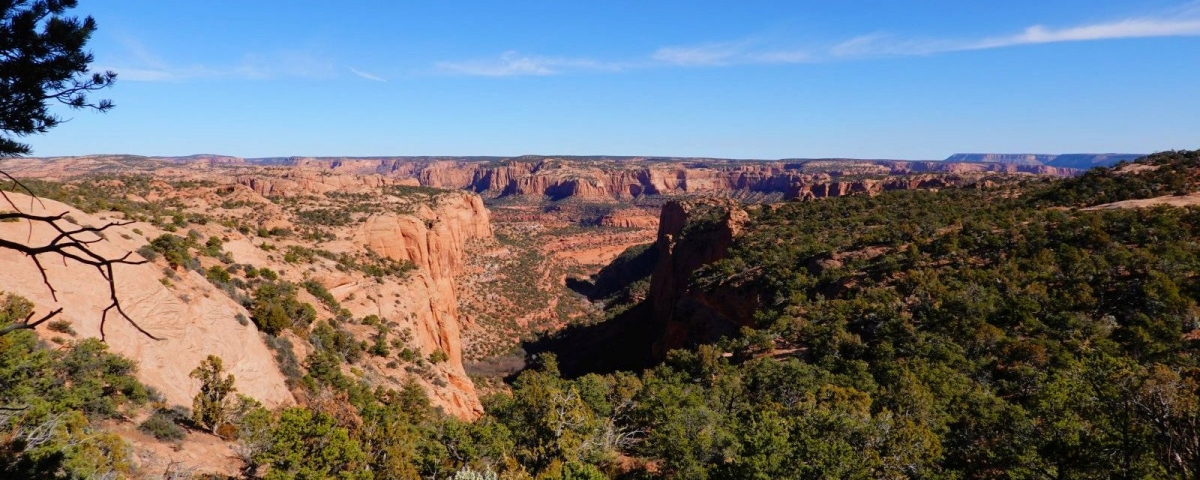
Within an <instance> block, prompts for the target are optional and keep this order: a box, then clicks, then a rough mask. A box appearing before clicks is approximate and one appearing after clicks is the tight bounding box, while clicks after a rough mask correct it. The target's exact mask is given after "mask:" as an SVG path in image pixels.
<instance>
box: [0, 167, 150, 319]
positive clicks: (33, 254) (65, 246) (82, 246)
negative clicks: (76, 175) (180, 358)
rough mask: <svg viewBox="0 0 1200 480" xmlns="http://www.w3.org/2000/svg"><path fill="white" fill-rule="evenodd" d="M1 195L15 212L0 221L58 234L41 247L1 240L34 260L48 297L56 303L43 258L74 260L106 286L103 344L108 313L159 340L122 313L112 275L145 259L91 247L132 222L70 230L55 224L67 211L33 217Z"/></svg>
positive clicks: (51, 313) (129, 253)
mask: <svg viewBox="0 0 1200 480" xmlns="http://www.w3.org/2000/svg"><path fill="white" fill-rule="evenodd" d="M0 175H2V176H4V177H7V178H8V179H10V180H12V181H13V182H14V183H15V184H17V185H20V186H21V187H22V188H24V189H25V190H26V191H27V192H29V193H30V196H31V197H33V198H37V197H36V196H33V195H32V193H33V192H32V191H30V190H29V189H28V188H27V187H25V186H24V185H21V184H20V182H17V181H16V179H14V178H12V176H10V175H8V174H7V173H4V172H3V171H0ZM0 193H3V192H2V191H0ZM3 196H4V199H5V200H6V201H7V202H8V204H9V206H11V207H12V208H13V209H14V210H16V211H14V212H3V213H0V221H5V220H13V219H15V220H23V221H27V222H29V224H30V229H31V230H32V226H33V225H34V224H42V225H46V226H48V227H50V228H52V229H54V231H55V232H57V235H56V236H55V237H54V238H53V239H51V240H50V241H48V242H46V243H44V244H40V245H34V244H32V242H29V243H20V242H15V241H11V240H6V239H2V238H0V248H7V249H9V250H14V251H17V252H21V253H23V254H25V256H27V257H29V258H30V260H32V261H33V264H34V266H36V267H37V269H38V273H39V274H41V276H42V283H44V284H45V285H46V288H47V289H48V290H49V291H50V296H51V297H52V298H53V299H54V300H55V301H58V291H57V290H55V289H54V285H53V284H52V283H51V282H50V277H49V276H48V275H47V273H46V267H45V265H43V263H42V260H43V258H44V257H46V256H49V257H50V258H54V257H58V258H61V259H62V262H63V263H64V264H66V263H67V261H68V260H70V261H73V262H76V263H80V264H83V265H87V266H90V267H93V268H95V269H96V271H97V272H99V273H100V277H101V278H103V279H104V281H105V282H107V283H108V293H109V304H108V306H107V307H105V308H104V311H103V313H102V314H101V316H100V339H101V340H102V341H103V340H104V339H105V330H104V328H105V326H106V324H107V323H108V318H109V314H110V313H111V312H116V315H118V316H120V317H121V318H123V319H125V321H126V322H128V323H129V324H130V325H132V326H133V328H135V329H137V331H138V332H141V334H142V335H145V336H147V337H149V338H151V339H154V340H161V339H160V338H158V337H155V336H154V335H152V334H150V332H148V331H146V330H145V329H144V328H142V326H141V325H138V323H137V322H136V321H134V320H133V318H131V317H130V316H129V314H128V313H126V312H125V309H124V307H123V306H122V305H121V300H120V298H118V297H117V283H116V277H115V276H114V273H113V267H114V266H115V265H141V264H143V263H146V260H131V259H130V258H131V256H132V255H133V252H127V253H125V255H123V256H121V257H119V258H108V257H105V256H103V255H100V254H99V253H97V252H96V251H94V250H93V249H92V245H93V244H95V243H98V242H100V241H101V240H102V239H103V235H104V232H105V231H106V230H108V229H110V228H112V227H120V226H125V225H129V224H131V223H133V222H132V221H126V222H108V223H106V224H104V225H102V226H99V227H92V226H82V227H75V228H70V227H65V226H63V225H60V224H59V223H58V221H59V220H63V219H64V217H66V215H67V213H66V212H63V213H61V214H58V215H34V214H31V213H25V212H23V211H21V210H20V208H18V207H17V205H16V203H14V202H13V201H12V200H11V199H9V198H8V195H3ZM83 234H92V236H94V237H95V238H87V237H83V236H81V235H83ZM61 311H62V309H61V308H60V309H58V310H55V311H53V312H50V313H49V314H47V315H46V316H45V317H42V318H40V319H38V320H37V321H34V322H30V321H29V318H26V319H25V322H22V323H17V324H14V325H9V326H7V327H4V328H2V329H0V336H3V335H5V334H8V333H11V332H13V331H16V330H24V329H32V328H35V327H37V326H38V325H41V324H42V323H44V322H46V321H47V320H49V319H51V318H53V317H54V316H55V315H57V314H58V313H60V312H61ZM30 318H32V315H31V316H30Z"/></svg>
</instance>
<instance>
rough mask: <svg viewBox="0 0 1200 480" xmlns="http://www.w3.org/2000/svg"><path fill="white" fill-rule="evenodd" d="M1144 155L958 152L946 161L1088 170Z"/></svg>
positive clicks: (1128, 160)
mask: <svg viewBox="0 0 1200 480" xmlns="http://www.w3.org/2000/svg"><path fill="white" fill-rule="evenodd" d="M1143 156H1145V155H1142V154H1134V153H1067V154H1062V155H1046V154H1036V153H956V154H954V155H951V156H949V157H947V158H946V160H945V161H946V162H963V163H1003V164H1007V165H1018V166H1027V167H1032V166H1047V167H1058V168H1077V169H1082V170H1086V169H1089V168H1092V167H1110V166H1113V165H1116V164H1118V163H1120V162H1130V161H1133V160H1134V159H1137V158H1140V157H1143Z"/></svg>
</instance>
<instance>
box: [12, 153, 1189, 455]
mask: <svg viewBox="0 0 1200 480" xmlns="http://www.w3.org/2000/svg"><path fill="white" fill-rule="evenodd" d="M1194 156H1195V154H1194V153H1187V154H1184V155H1183V156H1182V157H1179V158H1182V159H1183V160H1179V159H1178V158H1174V157H1170V156H1166V157H1160V158H1166V159H1167V160H1166V161H1168V162H1174V163H1172V164H1171V166H1172V168H1175V167H1179V168H1186V169H1191V168H1193V166H1192V160H1191V159H1192V157H1194ZM964 157H965V156H963V157H960V158H959V159H958V160H960V161H954V160H956V159H955V158H952V159H950V160H948V161H944V162H933V161H930V162H907V161H893V160H851V159H829V160H789V161H733V160H721V159H649V158H603V157H589V158H572V157H566V158H561V157H517V158H408V157H396V158H270V159H242V158H235V157H226V156H216V155H196V156H191V157H178V158H165V157H164V158H154V157H136V156H101V155H97V156H87V157H72V158H45V159H41V158H26V159H13V160H8V161H6V163H5V168H6V172H8V173H9V174H11V175H12V176H13V177H14V179H15V181H9V182H8V183H5V184H3V189H4V191H5V194H6V195H7V199H8V201H9V202H11V203H10V204H9V206H10V208H11V207H16V208H20V209H21V210H22V211H26V212H29V213H33V214H38V215H49V216H54V215H62V216H61V219H60V220H57V223H59V224H61V225H64V226H66V227H67V228H69V229H73V228H76V227H101V226H103V225H106V224H115V225H116V226H112V227H110V228H105V229H103V230H102V231H96V233H91V232H88V233H84V234H83V235H94V236H96V238H95V240H96V241H97V243H95V244H94V248H95V250H96V251H99V252H103V254H105V255H108V256H111V257H120V256H122V255H124V254H125V253H127V252H136V253H135V254H136V255H138V257H140V258H142V259H145V260H146V262H145V263H140V264H136V265H118V266H117V267H116V268H115V270H114V275H115V289H116V292H117V295H118V297H119V299H120V301H121V304H122V306H123V308H124V310H125V311H126V312H127V313H128V315H129V317H130V318H129V320H130V321H124V320H122V319H119V318H107V319H106V321H105V323H104V324H103V325H102V324H101V323H99V322H97V319H99V318H102V317H103V315H104V312H103V310H104V309H105V307H107V306H108V305H109V300H110V296H109V294H110V292H109V291H108V290H107V289H102V288H97V285H99V283H98V282H97V281H96V278H95V272H94V269H92V267H89V266H87V265H73V264H71V262H48V263H47V264H46V265H45V274H46V278H45V280H44V281H43V279H41V278H40V271H39V269H38V268H36V265H35V264H34V263H32V262H31V261H30V258H29V257H27V256H25V255H23V254H21V253H19V252H9V251H0V255H2V256H0V260H2V263H3V264H4V265H5V266H6V267H5V268H4V269H3V270H2V271H0V282H2V284H3V285H4V290H5V291H6V292H7V293H8V294H10V295H17V296H19V297H20V298H24V299H28V300H29V301H31V302H32V304H31V306H32V308H33V310H34V311H38V312H40V311H45V310H49V309H51V308H56V307H59V306H61V307H63V312H62V314H61V315H60V316H58V317H57V319H56V321H54V322H51V323H47V324H45V325H42V326H41V327H39V328H37V329H36V333H37V335H38V336H39V337H40V338H41V339H42V340H44V341H46V342H49V344H51V345H64V344H70V343H71V342H75V341H78V340H80V339H83V338H88V337H96V338H103V339H104V341H105V342H106V344H107V345H108V347H109V350H111V351H112V352H113V353H116V354H119V355H122V356H124V357H126V358H129V359H130V360H132V361H134V362H135V363H136V365H137V370H136V371H137V378H138V380H139V381H140V382H142V383H144V384H145V385H146V386H147V387H148V388H152V389H153V390H154V391H156V392H158V393H157V395H159V396H158V397H157V400H155V401H156V402H160V403H161V405H163V407H162V408H166V409H168V410H169V409H170V408H184V409H186V408H187V406H188V405H190V404H192V401H193V397H195V396H196V395H197V392H198V391H199V390H198V388H200V386H201V385H200V384H199V383H197V382H196V381H194V380H193V379H192V378H189V374H190V373H191V372H193V370H194V369H196V368H197V365H200V364H201V362H202V361H204V360H205V359H206V358H209V356H210V355H211V356H215V357H218V358H220V359H222V360H223V363H224V367H225V371H227V372H228V373H229V374H232V376H233V378H234V379H235V381H234V383H233V384H232V386H233V388H234V389H235V390H236V391H237V392H238V393H239V394H241V395H245V396H247V397H249V398H253V399H254V401H256V402H257V403H258V404H261V405H262V406H263V407H266V408H269V409H278V408H286V407H289V406H293V405H304V406H308V407H309V408H314V409H317V411H332V412H338V411H342V412H343V413H342V414H341V415H355V416H356V415H359V414H354V413H352V412H353V411H352V410H351V411H346V410H345V409H346V408H347V405H346V402H351V400H350V399H349V398H347V397H346V396H345V395H346V394H347V393H350V392H353V389H351V390H347V388H348V386H349V385H356V384H357V385H361V386H364V387H366V388H368V389H385V390H395V391H402V390H405V389H412V388H414V387H419V390H417V392H419V393H420V394H422V395H423V396H425V397H426V398H428V401H429V402H430V403H429V404H430V406H431V407H432V408H433V409H435V410H436V411H437V412H440V413H438V414H437V415H447V416H449V417H454V418H458V419H460V420H464V421H475V420H476V419H478V418H479V417H480V416H481V415H485V414H486V413H485V405H484V402H483V401H482V399H484V398H486V397H487V396H488V395H492V394H502V395H511V390H512V384H511V383H509V382H511V380H512V379H513V378H515V376H516V375H517V374H519V373H520V372H521V371H522V370H524V369H526V368H529V367H530V366H531V365H537V364H539V361H540V359H542V358H543V357H546V356H547V355H548V354H552V356H553V358H555V359H556V360H555V361H556V364H557V366H556V367H555V368H556V369H557V370H558V371H560V372H562V374H564V375H566V376H567V377H568V378H571V377H579V376H582V375H585V374H589V375H594V374H595V373H605V372H620V371H638V370H642V369H646V368H651V367H653V366H654V365H656V364H659V363H661V362H662V361H663V360H665V359H667V357H668V355H667V352H670V351H672V350H676V349H681V348H684V349H686V348H695V346H697V345H709V344H721V343H722V342H725V341H726V340H723V339H730V338H743V339H746V340H745V341H752V342H759V343H761V342H764V341H765V342H766V343H765V344H762V346H759V347H757V348H765V350H758V351H759V352H762V353H750V355H751V357H749V358H754V357H757V356H759V355H763V354H766V355H768V356H769V357H775V358H787V357H800V358H803V357H804V355H802V353H803V352H804V351H805V350H807V349H808V348H812V347H811V346H810V347H806V346H804V343H805V342H806V341H803V340H798V339H793V340H786V337H785V332H786V329H785V330H774V327H767V326H766V325H764V324H763V320H762V319H761V316H762V313H763V312H769V311H772V310H773V309H775V308H778V307H773V306H771V305H773V303H772V302H769V301H768V298H767V297H765V296H764V295H767V294H768V291H767V290H766V289H761V287H756V288H751V289H749V290H747V289H746V288H747V287H745V286H742V287H738V285H745V282H747V281H749V280H748V279H749V278H752V277H754V276H756V275H762V272H761V270H759V269H760V268H761V267H752V268H749V269H748V270H747V269H746V268H747V267H748V266H749V265H747V266H743V267H739V268H735V269H734V270H733V271H731V272H730V274H729V276H728V277H727V278H724V279H719V280H717V282H718V283H717V284H704V283H699V284H698V283H697V282H703V281H709V280H698V278H699V277H701V276H702V272H705V271H707V270H710V269H712V268H716V267H714V265H720V264H722V262H727V261H729V259H730V258H731V256H734V255H735V252H736V251H737V249H738V248H745V247H737V245H741V244H743V243H745V242H749V241H751V239H752V238H753V234H752V233H750V232H752V231H753V230H754V229H755V228H756V227H753V226H752V225H754V224H755V223H759V224H763V225H770V224H771V223H770V221H768V220H765V218H769V217H770V216H771V214H770V213H769V212H777V211H785V210H789V209H792V207H791V206H792V205H794V206H797V207H798V206H801V205H805V204H813V203H814V202H815V203H816V204H823V205H830V206H834V205H838V204H839V202H849V201H851V199H855V198H858V199H872V198H878V199H880V200H879V201H887V202H906V201H910V200H904V199H908V198H910V197H912V198H925V197H926V196H929V197H928V198H937V197H939V196H941V197H946V196H953V197H957V196H961V195H968V196H976V197H980V196H981V197H982V198H994V199H1002V198H1016V197H1020V196H1022V195H1023V194H1022V193H1021V192H1037V191H1039V190H1041V189H1045V188H1047V187H1046V186H1050V188H1051V189H1052V190H1053V189H1055V188H1060V187H1057V185H1058V184H1060V183H1062V182H1068V183H1072V182H1073V183H1076V184H1079V183H1083V182H1088V181H1092V180H1090V179H1089V178H1087V177H1084V178H1082V179H1073V180H1072V178H1073V177H1078V176H1079V175H1080V174H1082V173H1083V170H1080V169H1075V168H1070V167H1055V166H1050V165H1045V164H1041V163H1037V162H1030V161H1028V159H1021V158H1012V159H1006V158H995V157H990V156H980V158H964ZM1136 157H1138V156H1136V155H1127V156H1091V157H1088V160H1087V161H1088V162H1091V161H1099V162H1105V163H1108V164H1112V163H1114V162H1117V161H1120V162H1121V163H1120V164H1119V165H1117V166H1116V167H1114V168H1115V170H1111V173H1108V174H1104V175H1107V176H1109V178H1113V179H1115V181H1118V182H1120V181H1123V179H1125V178H1130V179H1133V178H1138V176H1139V175H1140V174H1142V173H1144V172H1146V171H1151V172H1152V171H1154V170H1156V169H1157V168H1158V165H1157V164H1156V163H1154V162H1153V161H1152V162H1150V163H1148V164H1147V163H1142V162H1144V161H1143V160H1138V162H1137V163H1127V162H1128V160H1130V159H1132V158H1136ZM1151 158H1152V159H1153V158H1155V157H1151ZM1094 159H1099V160H1094ZM1180 162H1182V163H1180ZM1176 164H1178V165H1176ZM1103 170H1104V167H1100V171H1103ZM1187 171H1188V172H1192V170H1187ZM1189 182H1190V180H1189ZM1187 185H1190V183H1187ZM922 192H924V194H922ZM953 192H975V193H970V194H966V193H953ZM31 193H32V194H34V195H36V197H31V196H29V195H30V194H31ZM1175 194H1176V192H1171V193H1170V195H1166V196H1163V198H1164V200H1157V198H1158V197H1156V196H1153V195H1149V196H1145V195H1143V196H1139V197H1137V198H1142V197H1145V198H1144V199H1140V200H1139V199H1137V198H1114V199H1113V200H1114V201H1115V202H1109V204H1110V205H1112V207H1114V208H1117V209H1121V208H1129V207H1136V208H1143V207H1150V206H1153V205H1155V204H1170V205H1182V206H1183V207H1184V208H1190V207H1189V205H1191V202H1181V201H1179V200H1175V199H1179V198H1191V197H1178V196H1174V195H1175ZM913 195H916V197H913ZM1014 195H1015V196H1016V197H1014ZM1024 195H1028V194H1024ZM1022 201H1024V200H1022ZM1092 203H1095V202H1092ZM1088 206H1089V209H1088V210H1096V209H1101V210H1103V209H1105V208H1106V205H1104V204H1096V205H1088ZM845 208H853V207H851V206H847V207H845ZM1078 212H1080V213H1079V214H1080V215H1085V214H1084V213H1083V211H1082V210H1079V211H1078ZM64 214H65V215H64ZM909 214H910V215H914V217H913V218H911V219H910V220H911V221H912V222H920V220H919V217H920V216H921V215H923V213H921V212H920V211H912V212H909ZM764 215H765V217H764ZM847 215H850V217H848V218H852V217H853V215H852V214H847ZM1086 215H1093V214H1086ZM819 216H820V215H817V216H815V217H811V218H804V217H801V219H802V222H804V224H805V225H807V227H805V228H818V229H820V228H826V227H828V228H844V227H837V226H836V224H837V223H838V221H833V223H831V224H823V222H822V221H820V220H819V219H818V218H816V217H819ZM896 220H903V219H892V221H896ZM763 222H767V223H763ZM775 225H778V224H777V223H776V224H775ZM758 228H760V229H761V228H762V227H758ZM905 228H913V227H905ZM938 228H939V230H938V231H942V230H941V229H944V228H947V227H938ZM950 228H965V226H959V227H950ZM53 234H55V232H54V231H53V230H50V229H47V228H45V226H44V225H33V224H29V223H26V222H19V221H18V222H9V223H4V224H3V225H0V238H6V239H10V240H21V239H23V238H28V239H29V240H30V241H33V242H38V241H48V240H47V239H48V238H50V237H51V236H52V235H53ZM931 240H932V241H937V240H934V239H931ZM826 241H830V240H826ZM924 241H930V240H924ZM890 242H895V241H886V240H883V239H882V238H881V239H879V240H874V241H872V240H865V239H860V240H856V241H854V242H852V243H851V244H848V245H846V246H842V247H834V250H833V251H832V253H826V254H818V255H816V256H808V257H807V258H808V259H807V260H803V261H804V262H807V265H808V266H807V267H806V268H807V269H808V270H809V271H810V272H811V273H810V274H815V275H827V274H822V273H821V272H825V271H831V269H833V270H834V271H841V270H842V269H844V268H847V265H870V264H872V262H873V261H875V260H877V257H880V256H881V255H884V256H886V254H887V253H888V252H889V251H892V252H903V251H904V250H905V249H906V248H911V247H904V246H903V245H904V244H903V243H902V244H899V245H900V246H895V245H897V244H896V243H890ZM889 244H890V245H893V246H891V247H889V246H888V245H889ZM826 248H828V247H826ZM929 261H934V262H935V263H936V262H937V261H936V260H926V262H929ZM864 262H865V263H864ZM801 265H805V264H804V263H802V264H801ZM726 268H727V267H726ZM739 272H740V273H739ZM747 275H749V277H746V276H747ZM818 278H820V277H818ZM849 278H854V276H853V275H852V276H851V277H849ZM739 279H740V280H739ZM829 281H830V280H821V281H819V282H818V283H819V284H818V286H817V288H818V290H819V291H825V292H826V293H825V294H823V295H825V296H828V297H829V298H840V297H841V296H845V295H848V294H849V292H850V290H847V289H852V287H851V285H854V284H855V283H857V282H859V281H861V280H842V281H840V282H846V281H848V282H850V283H841V284H840V285H842V286H841V287H837V286H836V285H839V283H836V282H835V283H834V284H826V282H829ZM49 285H52V286H53V290H51V289H50V288H48V286H49ZM820 285H826V286H824V287H821V286H820ZM831 286H832V288H833V290H829V288H831ZM847 298H849V297H847ZM13 301H16V300H12V299H11V298H10V300H9V302H10V303H11V302H13ZM778 301H779V300H775V301H773V302H778ZM764 302H765V303H764ZM1188 308H1193V307H1188ZM1194 327H1195V326H1194ZM756 328H757V329H765V330H762V332H775V333H771V334H769V336H768V337H762V338H760V337H761V335H763V334H765V333H758V334H755V333H747V330H746V329H750V330H749V331H750V332H754V331H755V330H754V329H756ZM101 329H103V331H102V330H101ZM1185 330H1186V329H1185ZM1198 331H1200V330H1198ZM1184 333H1186V332H1184ZM860 335H861V334H860ZM755 338H758V339H757V340H754V339H755ZM810 341H811V340H810ZM797 342H799V343H797ZM721 348H732V347H730V346H726V347H721ZM743 348H744V347H743ZM728 355H729V354H726V356H727V357H728ZM734 355H735V356H737V355H743V354H739V353H736V352H735V353H734ZM506 379H507V381H506ZM339 392H341V393H339ZM351 403H353V402H351ZM147 415H150V412H144V413H141V414H138V415H133V416H130V417H126V418H124V419H123V420H122V419H118V420H115V421H114V422H115V423H112V425H111V427H109V428H111V429H112V431H114V432H116V433H117V435H119V436H120V437H121V438H123V439H125V440H126V441H129V442H131V445H132V446H133V452H134V453H133V455H134V458H136V461H137V465H139V466H140V467H141V468H143V469H145V470H150V471H154V470H162V469H171V468H175V469H176V470H179V471H188V472H209V473H217V474H223V475H237V474H238V473H239V472H240V471H245V468H246V465H247V464H246V463H245V462H246V460H245V459H243V460H240V461H239V460H237V459H238V458H239V455H238V451H239V447H238V445H239V444H238V440H237V435H236V434H233V433H225V434H222V433H221V432H220V431H216V435H213V434H211V433H210V434H204V433H203V432H192V433H188V434H186V435H184V436H182V437H180V438H179V439H177V440H173V441H164V440H160V439H155V438H154V437H153V435H148V434H149V433H150V432H149V431H147V430H146V429H145V428H142V429H141V430H140V431H139V429H138V428H137V427H136V425H137V424H138V423H143V424H144V422H145V421H146V420H147V418H148V417H147ZM155 415H157V414H155ZM359 421H361V420H359ZM618 451H619V450H618ZM628 461H632V459H630V460H628ZM654 465H655V464H654V463H649V464H645V465H643V466H642V467H633V466H630V465H626V466H625V467H621V468H624V469H629V468H633V469H635V470H636V469H637V468H657V467H654ZM647 466H649V467H647Z"/></svg>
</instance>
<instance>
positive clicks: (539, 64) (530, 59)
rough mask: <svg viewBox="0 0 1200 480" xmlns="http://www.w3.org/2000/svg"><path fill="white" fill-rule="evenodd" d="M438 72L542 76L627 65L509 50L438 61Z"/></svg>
mask: <svg viewBox="0 0 1200 480" xmlns="http://www.w3.org/2000/svg"><path fill="white" fill-rule="evenodd" d="M435 67H436V69H437V70H438V71H441V72H444V73H450V74H458V75H471V76H481V77H512V76H544V75H557V74H560V73H566V72H569V71H577V70H593V71H620V70H623V69H625V68H628V66H627V65H622V64H617V63H606V62H600V61H597V60H592V59H588V58H565V57H546V56H538V55H525V54H522V53H520V52H516V51H513V50H509V51H507V52H504V53H502V54H501V55H500V57H498V58H494V59H476V60H464V61H453V62H451V61H446V62H438V63H437V64H436V65H435Z"/></svg>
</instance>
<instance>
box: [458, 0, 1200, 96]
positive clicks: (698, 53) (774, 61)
mask: <svg viewBox="0 0 1200 480" xmlns="http://www.w3.org/2000/svg"><path fill="white" fill-rule="evenodd" d="M1191 36H1200V1H1197V2H1194V3H1192V4H1189V6H1185V7H1183V8H1180V9H1177V10H1176V11H1175V12H1174V15H1172V16H1169V17H1142V18H1129V19H1123V20H1116V21H1111V22H1105V23H1094V24H1086V25H1077V26H1073V27H1062V28H1051V27H1047V26H1045V25H1033V26H1030V27H1027V28H1025V29H1024V30H1022V31H1020V32H1017V33H1013V34H1010V35H1001V36H994V37H982V38H974V39H970V38H968V39H951V38H906V37H900V36H895V35H890V34H887V33H872V34H868V35H861V36H858V37H854V38H850V39H848V40H845V41H841V42H838V43H833V44H832V45H829V44H826V45H825V46H810V47H805V48H786V47H781V46H772V45H764V42H761V41H755V40H742V41H731V42H708V43H701V44H695V45H674V46H663V47H660V48H658V49H656V50H654V51H653V52H651V53H649V54H648V55H646V56H644V57H642V58H638V59H634V60H630V61H624V62H599V61H595V60H591V59H587V58H563V57H543V56H537V55H527V54H520V53H517V52H514V51H508V52H504V53H503V54H501V55H500V56H499V57H498V58H493V59H476V60H465V61H444V62H439V63H437V64H436V65H435V67H436V69H437V70H438V71H440V72H443V73H447V74H452V75H467V76H485V77H510V76H546V75H558V74H563V73H570V72H579V71H608V72H618V71H626V70H634V69H645V68H665V67H679V68H685V67H691V68H700V67H710V68H711V67H730V66H737V65H784V64H798V63H821V62H833V61H845V60H854V59H868V58H875V57H899V56H927V55H936V54H943V53H952V52H966V51H977V50H989V49H996V48H1011V47H1020V46H1028V45H1040V44H1050V43H1063V42H1088V41H1101V40H1119V39H1133V38H1161V37H1191Z"/></svg>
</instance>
